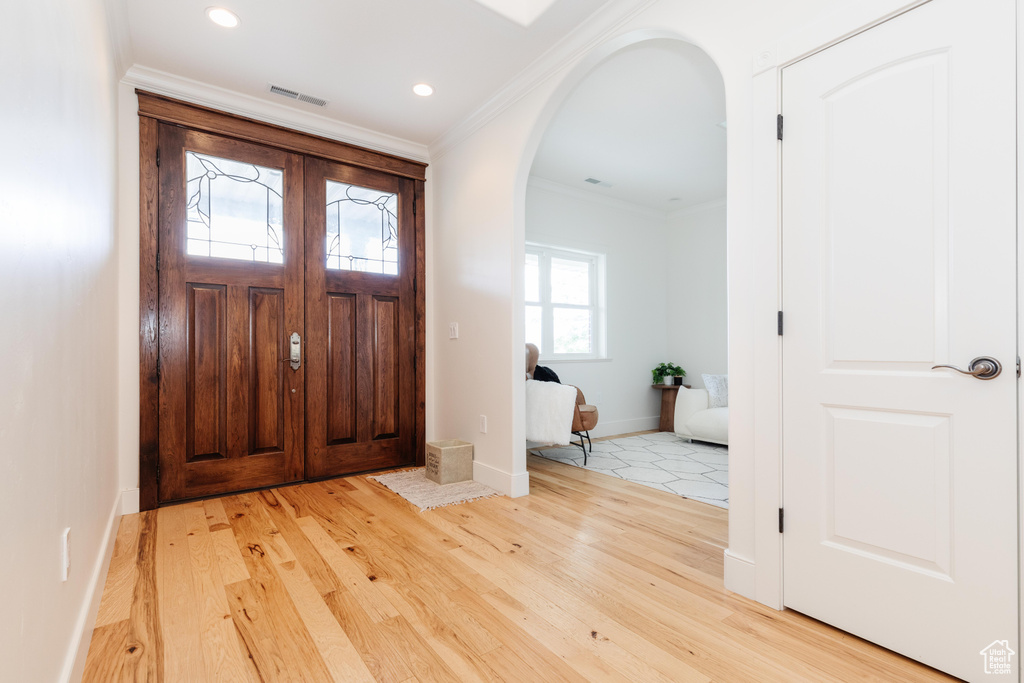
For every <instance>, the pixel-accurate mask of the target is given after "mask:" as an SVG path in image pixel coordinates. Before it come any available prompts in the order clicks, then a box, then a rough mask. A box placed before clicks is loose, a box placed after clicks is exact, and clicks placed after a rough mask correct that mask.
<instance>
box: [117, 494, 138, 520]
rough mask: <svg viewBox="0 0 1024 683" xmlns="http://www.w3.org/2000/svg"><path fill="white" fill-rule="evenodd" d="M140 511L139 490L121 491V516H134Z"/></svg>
mask: <svg viewBox="0 0 1024 683" xmlns="http://www.w3.org/2000/svg"><path fill="white" fill-rule="evenodd" d="M138 511H139V490H138V489H125V490H124V491H121V514H122V515H134V514H135V513H136V512H138Z"/></svg>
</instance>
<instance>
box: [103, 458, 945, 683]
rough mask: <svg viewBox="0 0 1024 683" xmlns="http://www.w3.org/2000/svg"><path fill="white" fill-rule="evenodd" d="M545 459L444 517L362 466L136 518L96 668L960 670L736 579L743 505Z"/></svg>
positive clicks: (625, 674)
mask: <svg viewBox="0 0 1024 683" xmlns="http://www.w3.org/2000/svg"><path fill="white" fill-rule="evenodd" d="M529 467H530V483H531V486H530V490H531V495H530V496H528V497H525V498H519V499H515V500H511V499H508V498H504V497H497V498H490V499H485V500H480V501H476V502H473V503H467V504H463V505H459V506H454V507H450V508H445V509H440V510H435V511H432V512H426V513H422V514H421V513H419V512H418V511H417V509H416V508H414V507H412V506H411V505H410V504H408V503H406V502H405V501H404V500H403V499H401V498H399V497H398V496H396V495H395V494H393V493H391V492H390V491H388V490H387V489H385V488H383V487H382V486H380V485H378V484H377V483H375V482H372V481H369V480H367V479H366V478H365V477H350V478H347V479H337V480H333V481H328V482H320V483H314V484H303V485H299V486H293V487H285V488H279V489H275V490H272V491H264V492H260V493H247V494H242V495H236V496H228V497H225V498H221V499H216V500H208V501H204V502H197V503H189V504H185V505H179V506H174V507H167V508H162V509H160V510H158V511H153V512H146V513H142V514H140V515H129V516H126V517H124V518H123V519H122V520H121V526H120V529H119V531H118V536H117V543H116V546H115V548H114V556H113V560H112V561H111V566H110V572H109V575H108V577H107V583H106V587H105V589H104V593H103V598H102V603H101V605H100V611H99V618H98V620H97V628H96V631H95V633H94V635H93V640H92V645H91V649H90V651H89V658H88V663H87V666H86V674H85V680H86V681H102V682H104V683H105V682H107V681H119V680H134V681H172V682H177V681H217V682H220V681H233V680H252V681H258V680H264V681H279V680H282V681H283V680H302V681H329V680H332V679H333V680H335V681H374V680H376V681H424V682H426V681H457V682H462V681H476V680H485V681H495V680H498V681H543V682H544V683H547V682H553V681H643V682H645V683H647V682H651V681H710V680H714V681H744V682H746V681H785V682H787V683H791V682H794V681H814V682H816V683H817V682H820V681H860V680H874V681H935V680H951V679H948V678H947V677H945V676H943V675H941V674H938V673H936V672H934V671H932V670H930V669H928V668H926V667H924V666H922V665H919V664H916V663H914V662H911V661H909V660H906V659H904V658H902V657H900V656H898V655H895V654H893V653H891V652H888V651H886V650H883V649H881V648H878V647H875V646H873V645H870V644H868V643H865V642H864V641H862V640H859V639H857V638H854V637H852V636H850V635H847V634H845V633H842V632H839V631H836V630H834V629H832V628H829V627H827V626H824V625H822V624H820V623H818V622H816V621H813V620H811V619H808V618H806V617H803V616H801V615H799V614H796V613H792V612H776V611H774V610H771V609H768V608H765V607H762V606H760V605H758V604H756V603H753V602H751V601H749V600H746V599H744V598H741V597H739V596H737V595H734V594H731V593H729V592H727V591H725V590H724V588H723V587H722V551H723V548H724V546H725V544H726V519H727V518H726V511H725V510H721V509H718V508H715V507H712V506H710V505H705V504H703V503H699V502H694V501H688V500H685V499H682V498H679V497H678V496H674V495H671V494H668V493H663V492H660V491H656V490H654V489H649V488H646V487H644V486H640V485H638V484H633V483H630V482H625V481H622V480H618V479H614V478H611V477H607V476H605V475H602V474H598V473H595V472H588V471H586V470H582V469H579V468H575V467H571V466H567V465H563V464H561V463H556V462H551V461H547V460H544V459H542V458H536V457H533V456H531V458H530V460H529Z"/></svg>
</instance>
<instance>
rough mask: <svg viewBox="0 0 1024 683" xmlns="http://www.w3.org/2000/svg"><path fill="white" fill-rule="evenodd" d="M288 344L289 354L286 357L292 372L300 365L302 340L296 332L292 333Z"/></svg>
mask: <svg viewBox="0 0 1024 683" xmlns="http://www.w3.org/2000/svg"><path fill="white" fill-rule="evenodd" d="M289 342H290V344H289V346H290V347H291V353H290V354H289V356H288V362H289V363H290V364H291V366H292V370H298V369H299V366H301V365H302V338H301V337H299V333H298V332H292V336H291V337H289Z"/></svg>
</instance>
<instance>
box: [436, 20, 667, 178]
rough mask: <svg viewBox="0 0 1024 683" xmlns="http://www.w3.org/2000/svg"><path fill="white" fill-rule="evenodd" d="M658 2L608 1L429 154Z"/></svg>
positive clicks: (449, 145) (440, 152)
mask: <svg viewBox="0 0 1024 683" xmlns="http://www.w3.org/2000/svg"><path fill="white" fill-rule="evenodd" d="M657 1H658V0H611V2H609V3H608V4H606V5H604V6H603V7H601V9H599V10H598V11H597V12H595V13H594V14H592V15H591V16H590V17H588V18H587V19H586V20H585V21H584V22H583V23H582V24H580V25H579V26H578V27H577V28H575V29H574V30H573V31H571V32H570V33H569V34H567V35H566V37H565V38H563V39H562V40H560V41H559V42H557V43H556V44H555V45H553V46H552V47H550V48H549V49H548V50H546V51H545V52H544V53H543V54H542V55H541V56H540V57H538V58H537V59H535V60H534V61H533V62H531V63H530V64H529V66H527V67H526V68H525V69H523V70H522V71H520V72H519V73H518V74H517V75H516V76H514V77H513V78H512V79H511V80H510V81H509V82H507V83H506V84H505V85H504V86H502V87H501V88H500V89H499V90H498V91H497V92H496V93H495V94H494V95H492V96H491V97H490V98H489V99H488V100H487V101H486V102H484V103H483V104H482V105H481V106H480V107H478V108H477V109H476V110H474V111H473V112H472V113H471V114H469V115H468V116H466V117H465V118H464V119H462V120H461V121H460V122H459V123H456V124H455V125H454V126H452V127H451V128H449V129H448V130H447V131H445V132H444V133H442V134H441V136H440V137H438V138H437V139H436V140H434V141H433V142H431V143H430V145H429V146H428V148H429V150H430V157H431V158H433V159H438V158H440V157H442V156H444V155H445V154H447V153H448V152H450V151H451V150H452V149H453V148H454V147H455V146H456V145H458V144H459V143H460V142H462V141H463V140H465V139H466V138H468V137H469V136H471V135H472V134H473V133H475V132H476V131H478V130H480V129H481V128H483V127H484V126H485V125H487V123H488V122H489V121H491V120H492V119H494V118H495V117H496V116H498V115H499V114H501V113H502V112H503V111H505V110H506V109H508V108H509V107H511V106H512V105H513V104H515V103H516V102H518V101H519V100H520V99H522V98H523V97H524V96H525V95H526V94H528V93H529V92H530V91H531V90H533V89H534V88H536V87H537V86H538V85H539V84H541V83H543V82H544V81H546V80H547V79H549V78H551V77H552V76H553V75H554V74H555V73H556V72H557V71H558V70H559V69H561V68H563V67H564V66H566V65H567V64H571V63H573V62H576V61H578V60H580V59H582V58H583V56H584V55H586V54H587V53H588V52H590V51H591V50H593V49H594V48H595V47H596V46H598V45H600V44H601V43H603V42H604V41H606V40H607V39H608V38H610V37H611V36H612V35H613V34H614V33H615V32H616V31H618V30H619V29H620V28H621V27H622V26H623V25H625V24H626V23H627V22H629V21H630V20H631V19H633V18H634V17H635V16H637V15H638V14H640V13H641V12H643V11H644V10H646V9H647V8H648V7H650V6H651V5H653V4H654V3H655V2H657Z"/></svg>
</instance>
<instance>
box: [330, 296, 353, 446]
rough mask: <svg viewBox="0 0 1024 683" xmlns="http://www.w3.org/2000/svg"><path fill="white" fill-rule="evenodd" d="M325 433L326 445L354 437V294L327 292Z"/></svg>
mask: <svg viewBox="0 0 1024 683" xmlns="http://www.w3.org/2000/svg"><path fill="white" fill-rule="evenodd" d="M327 334H328V338H327V371H326V379H327V401H326V403H325V405H324V407H325V408H326V409H327V417H326V420H327V435H326V441H327V444H328V445H331V446H334V445H341V444H346V443H353V442H354V441H355V440H356V358H357V356H356V346H357V344H356V340H357V338H358V325H357V316H356V296H355V295H354V294H337V293H333V292H332V293H330V294H328V295H327Z"/></svg>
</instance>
